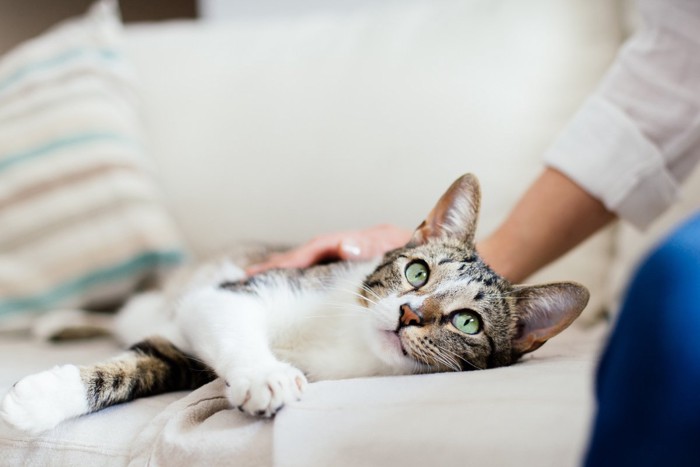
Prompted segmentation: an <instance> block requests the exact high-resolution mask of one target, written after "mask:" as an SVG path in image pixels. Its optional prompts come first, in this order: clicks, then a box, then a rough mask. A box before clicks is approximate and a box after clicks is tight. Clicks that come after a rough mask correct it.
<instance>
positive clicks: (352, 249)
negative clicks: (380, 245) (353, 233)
mask: <svg viewBox="0 0 700 467" xmlns="http://www.w3.org/2000/svg"><path fill="white" fill-rule="evenodd" d="M340 250H341V251H342V252H343V254H344V255H345V257H347V258H357V257H359V256H360V255H361V254H362V250H361V249H360V246H359V245H357V244H356V243H355V242H353V241H352V240H343V241H342V242H341V243H340Z"/></svg>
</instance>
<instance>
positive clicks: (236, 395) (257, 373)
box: [226, 362, 307, 417]
mask: <svg viewBox="0 0 700 467" xmlns="http://www.w3.org/2000/svg"><path fill="white" fill-rule="evenodd" d="M306 384H307V382H306V377H305V376H304V374H303V373H302V372H301V371H299V370H298V369H296V368H294V367H293V366H291V365H289V364H287V363H282V362H276V363H274V364H271V365H268V366H264V367H260V368H255V369H247V370H240V371H237V372H235V373H234V374H233V375H231V376H230V377H228V378H226V396H227V398H228V400H229V402H230V403H231V405H232V406H234V407H238V409H239V410H241V411H243V412H245V413H247V414H249V415H256V416H263V417H272V416H273V415H274V414H275V413H277V412H278V411H279V410H280V409H281V408H282V407H283V406H284V405H285V404H287V403H289V402H293V401H296V400H299V399H300V398H301V394H302V393H303V392H304V389H305V388H306Z"/></svg>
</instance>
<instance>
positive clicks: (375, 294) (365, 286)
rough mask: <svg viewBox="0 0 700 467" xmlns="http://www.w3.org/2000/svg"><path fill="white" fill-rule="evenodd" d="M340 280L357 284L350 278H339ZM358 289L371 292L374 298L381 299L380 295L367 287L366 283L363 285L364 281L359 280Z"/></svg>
mask: <svg viewBox="0 0 700 467" xmlns="http://www.w3.org/2000/svg"><path fill="white" fill-rule="evenodd" d="M341 280H342V281H343V282H345V283H347V284H350V285H357V283H356V282H354V281H351V280H350V279H345V278H341ZM360 289H362V290H364V291H365V292H367V293H370V294H372V295H373V296H374V298H376V299H377V300H381V299H382V297H380V296H379V295H378V294H377V293H376V292H375V291H374V290H372V289H370V288H369V287H367V285H365V283H364V282H360Z"/></svg>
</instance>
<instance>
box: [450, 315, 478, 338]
mask: <svg viewBox="0 0 700 467" xmlns="http://www.w3.org/2000/svg"><path fill="white" fill-rule="evenodd" d="M452 324H453V325H454V327H456V328H457V329H459V330H460V331H462V332H463V333H465V334H478V333H479V331H481V320H480V319H479V316H478V315H477V314H476V313H474V312H471V311H466V310H465V311H458V312H457V313H455V314H454V316H453V317H452Z"/></svg>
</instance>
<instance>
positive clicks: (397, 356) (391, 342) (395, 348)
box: [369, 329, 417, 374]
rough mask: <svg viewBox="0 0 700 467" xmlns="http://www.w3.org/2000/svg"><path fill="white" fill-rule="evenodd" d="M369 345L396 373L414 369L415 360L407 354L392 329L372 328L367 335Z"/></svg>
mask: <svg viewBox="0 0 700 467" xmlns="http://www.w3.org/2000/svg"><path fill="white" fill-rule="evenodd" d="M369 346H370V348H371V350H372V352H373V353H374V354H375V355H376V356H377V358H379V360H381V361H382V362H384V363H385V364H387V365H389V366H391V367H392V368H393V369H394V370H395V371H396V372H397V373H401V374H405V373H414V372H415V371H416V363H417V362H416V361H415V360H413V359H411V358H409V357H408V356H407V354H406V351H405V349H404V348H403V345H402V344H401V338H400V337H399V336H398V334H397V333H396V332H395V331H394V330H387V329H373V330H372V332H370V336H369Z"/></svg>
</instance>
